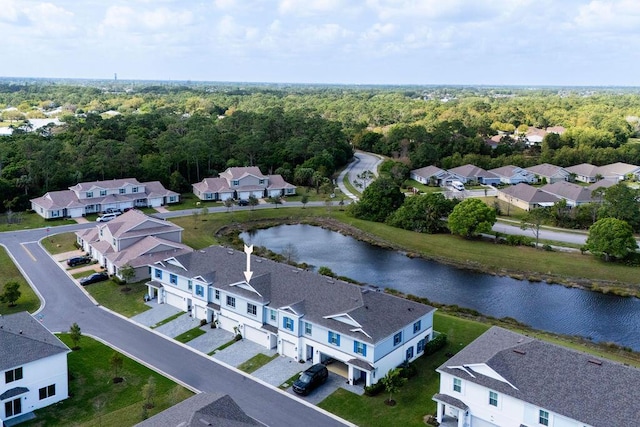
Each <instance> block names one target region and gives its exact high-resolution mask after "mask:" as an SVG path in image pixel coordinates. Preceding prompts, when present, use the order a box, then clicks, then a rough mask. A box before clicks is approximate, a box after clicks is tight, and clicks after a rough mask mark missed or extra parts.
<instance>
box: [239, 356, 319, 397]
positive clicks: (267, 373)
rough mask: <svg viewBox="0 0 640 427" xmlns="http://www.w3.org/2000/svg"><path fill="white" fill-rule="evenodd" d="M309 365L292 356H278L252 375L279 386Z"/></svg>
mask: <svg viewBox="0 0 640 427" xmlns="http://www.w3.org/2000/svg"><path fill="white" fill-rule="evenodd" d="M232 347H233V346H232ZM309 366H311V365H310V364H309V363H298V362H296V361H295V360H293V359H292V358H290V357H284V356H278V357H276V358H275V359H273V360H272V361H271V362H269V363H267V364H266V365H264V366H262V367H261V368H259V369H258V370H256V371H255V372H253V373H252V374H251V375H252V376H254V377H256V378H259V379H261V380H262V381H264V382H266V383H268V384H271V385H272V386H275V387H278V386H280V384H283V383H284V382H285V381H287V380H288V379H289V378H291V377H292V376H294V375H295V374H297V373H298V372H302V371H304V370H305V369H307V368H308V367H309Z"/></svg>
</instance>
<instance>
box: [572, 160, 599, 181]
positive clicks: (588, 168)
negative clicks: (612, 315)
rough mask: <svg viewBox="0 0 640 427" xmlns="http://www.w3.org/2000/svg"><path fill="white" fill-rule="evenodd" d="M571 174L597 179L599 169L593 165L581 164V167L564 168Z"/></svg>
mask: <svg viewBox="0 0 640 427" xmlns="http://www.w3.org/2000/svg"><path fill="white" fill-rule="evenodd" d="M564 169H565V170H566V171H567V172H569V173H575V174H576V175H580V176H589V177H592V178H595V176H596V175H597V174H598V167H597V166H595V165H592V164H591V163H580V164H579V165H575V166H569V167H566V168H564Z"/></svg>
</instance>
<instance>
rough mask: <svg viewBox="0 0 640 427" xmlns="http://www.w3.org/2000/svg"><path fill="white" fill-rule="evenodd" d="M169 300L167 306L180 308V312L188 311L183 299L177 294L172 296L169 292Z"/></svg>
mask: <svg viewBox="0 0 640 427" xmlns="http://www.w3.org/2000/svg"><path fill="white" fill-rule="evenodd" d="M166 298H167V301H166V302H167V304H169V305H172V306H174V307H176V308H179V309H180V310H186V306H185V302H184V300H183V299H182V297H179V296H178V295H176V294H170V293H168V292H167V295H166Z"/></svg>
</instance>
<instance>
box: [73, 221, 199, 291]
mask: <svg viewBox="0 0 640 427" xmlns="http://www.w3.org/2000/svg"><path fill="white" fill-rule="evenodd" d="M182 230H183V229H182V228H181V227H178V226H177V225H175V224H173V223H172V222H169V221H165V220H162V219H158V218H152V217H150V216H147V215H145V214H144V213H142V212H141V211H138V210H136V209H132V210H130V211H128V212H125V213H124V214H122V215H120V216H119V217H117V218H115V219H112V220H111V221H109V222H99V223H97V225H96V227H94V228H89V229H86V230H80V231H77V232H76V242H77V243H78V245H79V246H80V247H81V248H82V250H83V251H85V252H87V253H88V254H89V255H90V256H91V257H92V258H95V259H96V260H98V263H99V264H100V265H102V266H103V267H104V268H105V269H106V270H107V272H108V273H109V274H115V275H117V276H118V277H120V278H122V276H121V274H120V269H121V268H122V267H124V266H125V265H127V264H128V265H130V266H132V267H133V268H134V270H135V272H136V275H135V277H134V278H133V279H132V280H133V281H137V280H142V279H144V278H148V277H149V271H148V270H149V269H148V268H147V265H148V264H149V263H152V262H155V261H158V260H162V259H165V258H167V257H169V256H172V255H179V254H183V253H186V252H191V251H192V249H191V248H190V247H189V246H187V245H184V244H182V243H181V242H182Z"/></svg>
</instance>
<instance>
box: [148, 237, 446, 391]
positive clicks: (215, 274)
mask: <svg viewBox="0 0 640 427" xmlns="http://www.w3.org/2000/svg"><path fill="white" fill-rule="evenodd" d="M149 269H150V273H151V279H152V280H151V281H150V282H149V283H148V287H149V294H150V295H154V293H155V292H158V302H160V303H167V304H171V305H173V306H175V307H177V308H180V309H181V310H184V311H187V312H189V313H190V315H191V316H193V317H195V318H197V319H206V320H207V321H209V322H211V321H213V322H216V324H217V325H218V326H219V327H221V328H223V329H225V330H227V331H232V332H234V333H239V334H241V335H242V336H243V337H244V338H245V339H248V340H251V341H254V342H256V343H258V344H260V345H263V346H264V347H265V348H268V349H277V352H278V353H279V354H281V355H283V356H287V357H290V358H292V359H294V360H296V361H300V360H302V361H308V362H311V363H320V362H325V361H327V360H332V361H334V362H333V363H335V364H338V366H341V367H342V368H343V369H342V370H343V371H344V374H345V376H346V378H347V380H348V381H349V382H350V383H351V384H355V383H359V384H362V385H371V384H374V383H376V382H377V381H378V380H379V379H380V378H382V377H384V376H385V375H386V373H387V372H388V371H389V370H391V369H393V368H395V367H397V366H398V365H400V364H401V363H403V362H404V361H412V360H414V359H415V358H417V357H418V356H420V355H421V354H422V353H423V352H424V346H425V344H426V343H427V342H428V341H430V340H431V339H432V337H433V313H434V312H435V309H434V308H433V307H429V306H427V305H424V304H420V303H417V302H414V301H409V300H407V299H403V298H399V297H395V296H392V295H388V294H385V293H382V292H375V291H372V290H369V289H368V288H364V287H361V286H356V285H353V284H349V283H346V282H343V281H340V280H336V279H333V278H330V277H325V276H321V275H319V274H316V273H313V272H310V271H306V270H303V269H299V268H296V267H292V266H290V265H286V264H280V263H277V262H274V261H270V260H267V259H263V258H260V257H257V256H253V255H251V256H250V257H249V258H248V256H247V254H245V253H244V252H239V251H235V250H232V249H228V248H224V247H221V246H211V247H208V248H206V249H204V250H200V251H195V252H192V253H188V254H184V255H179V256H176V257H171V258H167V259H165V260H162V261H158V262H155V263H153V264H150V265H149ZM246 271H250V272H251V274H249V275H248V276H249V278H248V279H247V275H245V274H244V272H246Z"/></svg>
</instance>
